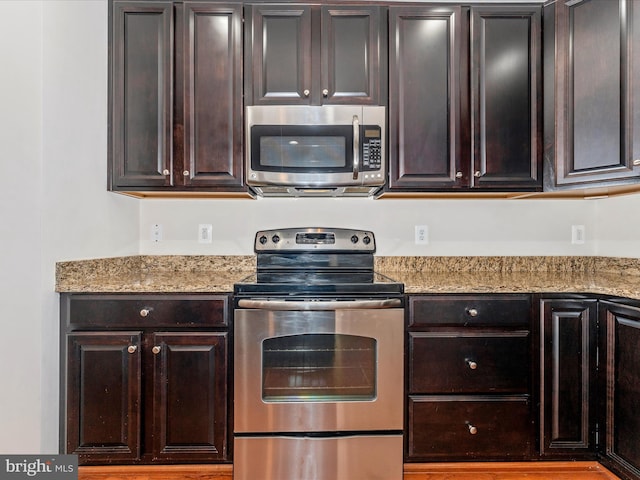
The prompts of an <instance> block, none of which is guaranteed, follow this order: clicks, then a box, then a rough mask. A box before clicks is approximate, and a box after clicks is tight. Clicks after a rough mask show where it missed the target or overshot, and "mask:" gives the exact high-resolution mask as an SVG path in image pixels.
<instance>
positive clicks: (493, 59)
mask: <svg viewBox="0 0 640 480" xmlns="http://www.w3.org/2000/svg"><path fill="white" fill-rule="evenodd" d="M540 18H541V8H540V7H531V6H522V7H509V6H499V7H478V8H476V7H473V8H472V9H471V121H472V132H473V135H472V137H471V141H472V155H473V175H472V177H471V186H472V187H488V186H503V187H507V188H524V187H536V186H538V187H541V185H542V183H541V176H540V174H541V150H540V145H539V141H538V138H539V137H540V134H541V116H540V113H541V112H540V108H539V105H541V101H542V97H541V67H540V65H541V49H540V40H541V27H540Z"/></svg>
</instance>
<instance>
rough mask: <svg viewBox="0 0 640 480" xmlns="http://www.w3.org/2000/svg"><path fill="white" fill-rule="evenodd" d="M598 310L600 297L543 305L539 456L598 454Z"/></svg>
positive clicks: (559, 301)
mask: <svg viewBox="0 0 640 480" xmlns="http://www.w3.org/2000/svg"><path fill="white" fill-rule="evenodd" d="M597 306H598V302H597V300H595V299H567V298H562V299H560V298H557V299H548V298H543V299H542V300H541V302H540V453H541V455H543V456H554V455H557V456H575V455H576V454H584V453H591V454H593V455H595V450H596V438H595V436H596V430H597V421H596V420H597V419H596V416H595V415H596V411H597V405H596V397H595V395H596V393H595V392H596V386H597V370H596V368H597V367H596V362H597V344H596V341H597Z"/></svg>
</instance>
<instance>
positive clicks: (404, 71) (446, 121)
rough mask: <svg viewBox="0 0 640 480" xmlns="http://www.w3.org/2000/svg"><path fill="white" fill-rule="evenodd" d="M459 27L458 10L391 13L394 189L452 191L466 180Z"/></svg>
mask: <svg viewBox="0 0 640 480" xmlns="http://www.w3.org/2000/svg"><path fill="white" fill-rule="evenodd" d="M460 22H461V9H460V7H455V6H452V7H446V8H436V7H416V8H413V7H407V8H403V7H400V8H393V7H392V8H390V9H389V53H390V55H389V72H390V73H389V144H390V148H389V187H390V188H391V189H394V188H429V187H435V188H438V187H440V188H442V187H453V186H456V184H457V182H458V181H459V178H457V177H458V176H459V177H462V175H463V174H462V172H461V171H460V169H459V164H460V160H459V157H460V130H459V128H460V127H459V126H460V95H459V90H460V88H461V84H460V71H459V69H460V65H461V63H462V62H461V61H460V43H461V38H460V35H461V27H460ZM458 172H460V173H459V174H458Z"/></svg>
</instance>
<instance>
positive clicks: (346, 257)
mask: <svg viewBox="0 0 640 480" xmlns="http://www.w3.org/2000/svg"><path fill="white" fill-rule="evenodd" d="M375 248H376V247H375V238H374V235H373V233H371V232H366V231H361V230H350V229H326V228H301V229H294V228H291V229H282V230H269V231H262V232H258V233H257V234H256V239H255V252H256V254H257V273H256V275H255V276H252V277H251V278H248V279H245V280H244V281H242V282H241V283H238V284H236V285H235V288H234V291H235V298H236V301H235V303H236V304H235V312H234V322H235V325H234V382H235V386H234V388H235V404H234V479H235V480H258V479H259V480H396V479H397V480H401V479H402V449H403V441H402V427H403V355H404V354H403V330H404V319H403V318H404V314H403V312H404V309H403V290H404V287H403V285H402V284H401V283H398V282H395V281H393V280H391V279H389V278H387V277H385V276H383V275H380V274H377V273H375V272H374V269H373V260H374V259H373V254H374V252H375Z"/></svg>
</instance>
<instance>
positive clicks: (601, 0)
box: [545, 0, 640, 186]
mask: <svg viewBox="0 0 640 480" xmlns="http://www.w3.org/2000/svg"><path fill="white" fill-rule="evenodd" d="M638 10H639V7H638V4H637V2H635V1H630V0H589V1H582V2H556V4H555V6H554V8H549V10H548V13H549V14H550V15H549V16H548V18H549V19H548V20H545V21H548V22H549V23H551V22H553V20H554V19H555V27H556V43H555V52H557V56H556V63H555V65H554V66H553V67H554V68H555V89H554V91H550V92H549V95H550V96H552V95H555V122H554V123H553V125H551V120H548V122H547V123H549V125H548V126H547V129H548V130H549V131H551V129H552V128H554V127H555V136H556V139H555V152H549V154H550V155H553V157H552V158H555V168H556V172H555V183H556V185H558V186H562V185H572V184H589V183H594V184H602V183H603V182H612V181H624V180H631V179H638V178H639V177H640V162H637V164H636V162H634V160H638V159H639V157H640V155H639V153H640V152H639V147H638V146H637V145H638V140H639V139H640V134H639V133H638V131H639V130H640V129H639V128H638V126H637V123H636V120H637V119H638V118H639V117H638V116H639V115H640V114H639V113H638V108H639V107H638V100H637V97H638V94H637V92H638V78H640V76H639V73H640V71H639V70H638V67H637V63H638V62H637V57H638V55H637V49H636V48H637V47H638V43H640V42H639V41H638V39H637V37H638V33H637V31H636V30H637V26H638V24H640V14H638ZM553 12H555V17H554V15H553ZM634 25H635V26H634ZM634 47H636V48H634ZM547 51H548V52H549V54H550V55H552V54H553V50H551V49H547ZM548 74H552V72H551V71H549V72H548Z"/></svg>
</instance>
